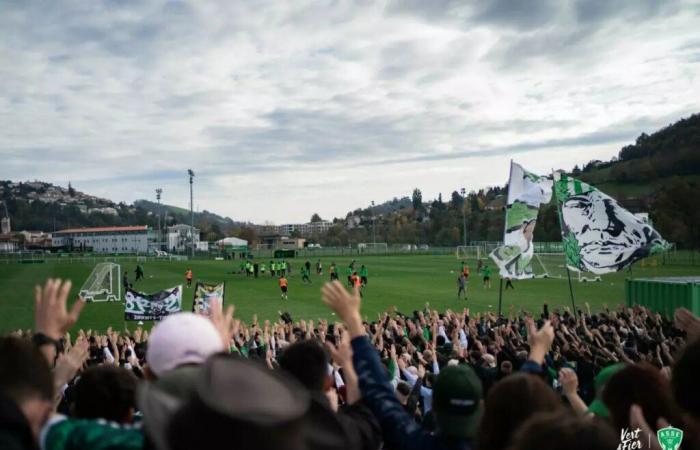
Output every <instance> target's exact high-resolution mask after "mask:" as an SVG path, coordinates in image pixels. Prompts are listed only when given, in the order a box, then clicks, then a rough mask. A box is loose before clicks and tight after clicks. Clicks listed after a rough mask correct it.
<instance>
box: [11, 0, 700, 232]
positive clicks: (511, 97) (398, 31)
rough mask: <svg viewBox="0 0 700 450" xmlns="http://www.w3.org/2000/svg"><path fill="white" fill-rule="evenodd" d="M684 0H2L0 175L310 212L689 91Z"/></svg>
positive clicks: (695, 64)
mask: <svg viewBox="0 0 700 450" xmlns="http://www.w3.org/2000/svg"><path fill="white" fill-rule="evenodd" d="M698 23H700V4H699V3H698V2H697V1H696V2H676V1H652V0H637V1H631V0H630V1H616V0H580V1H573V0H572V1H562V0H551V1H544V0H543V1H517V0H494V1H482V0H479V1H474V2H468V1H450V0H439V1H438V0H430V1H424V0H406V1H401V0H396V1H392V0H384V1H378V2H373V1H369V0H363V1H357V2H349V1H330V0H329V1H306V2H305V1H293V2H282V1H277V0H271V1H250V2H243V1H229V0H222V1H220V2H215V1H192V2H181V1H167V2H166V1H140V0H139V1H128V0H111V1H103V0H90V1H84V0H75V1H24V0H17V1H15V0H4V1H2V2H1V3H0V30H2V31H0V33H1V34H0V36H1V37H0V157H1V158H0V179H13V180H27V179H40V180H46V181H51V182H55V183H58V184H61V185H67V183H68V181H69V180H70V181H71V182H72V183H73V185H74V186H75V187H76V188H78V189H79V190H82V191H85V192H88V193H92V194H96V195H100V196H104V197H108V198H111V199H113V200H117V201H120V200H124V201H128V202H130V201H133V200H135V199H138V198H149V199H153V198H154V197H155V193H154V189H155V188H156V187H162V188H163V189H164V194H163V199H164V201H165V202H167V203H170V204H175V205H181V206H187V205H188V184H187V175H186V170H187V169H188V168H192V169H193V170H194V171H195V173H196V180H195V181H196V184H195V197H196V198H195V207H196V208H198V209H208V210H211V211H215V212H218V213H221V214H225V215H229V216H231V217H232V218H234V219H238V220H252V221H255V222H264V221H272V222H275V223H283V222H294V221H306V220H308V218H309V217H310V216H311V214H312V213H314V212H318V213H320V214H321V216H322V217H324V218H330V217H333V216H344V214H345V213H346V212H347V211H348V210H352V209H355V208H357V207H362V206H366V205H368V204H369V203H370V201H371V200H376V201H377V202H379V201H383V200H386V199H391V198H392V197H394V196H403V195H410V192H411V190H412V189H413V188H414V187H419V188H420V189H421V190H422V191H423V197H424V199H431V198H434V197H436V196H437V195H438V193H439V192H442V193H443V196H444V197H447V196H449V194H450V192H452V191H453V190H456V189H459V188H460V187H466V188H467V189H468V190H469V189H478V188H481V187H485V186H488V185H496V184H499V185H500V184H504V183H505V182H506V178H507V173H508V162H509V160H510V159H511V158H512V159H514V160H516V161H518V162H520V163H522V164H523V165H524V166H525V167H526V168H529V169H530V170H533V171H540V172H549V171H550V170H551V169H552V168H560V167H561V168H567V169H570V168H571V167H573V165H574V164H577V163H578V164H581V163H585V162H586V161H589V160H591V159H607V158H610V157H611V156H613V155H615V154H616V153H617V152H618V151H619V149H620V147H621V146H623V145H625V144H626V143H629V142H631V141H633V140H634V138H635V137H636V136H638V135H639V134H640V133H642V132H652V131H654V130H656V129H658V128H660V127H662V126H665V125H667V124H669V123H671V122H674V121H676V120H677V119H679V118H681V117H684V116H687V115H689V114H691V113H693V112H698V111H700V104H699V102H698V100H700V26H698Z"/></svg>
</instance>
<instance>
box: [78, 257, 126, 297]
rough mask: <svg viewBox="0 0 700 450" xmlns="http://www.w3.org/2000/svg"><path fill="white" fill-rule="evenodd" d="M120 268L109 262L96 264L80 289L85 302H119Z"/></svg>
mask: <svg viewBox="0 0 700 450" xmlns="http://www.w3.org/2000/svg"><path fill="white" fill-rule="evenodd" d="M121 289H122V285H121V267H120V266H119V264H115V263H111V262H103V263H98V264H97V265H96V266H95V268H94V269H92V272H91V273H90V276H89V277H88V279H87V280H86V281H85V283H83V287H81V288H80V294H79V295H80V296H81V297H82V298H83V299H85V301H86V302H118V301H120V300H121Z"/></svg>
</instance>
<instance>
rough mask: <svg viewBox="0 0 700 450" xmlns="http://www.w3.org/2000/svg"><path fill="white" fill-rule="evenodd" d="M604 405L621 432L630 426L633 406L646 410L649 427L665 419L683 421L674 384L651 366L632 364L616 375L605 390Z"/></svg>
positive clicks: (676, 421)
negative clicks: (673, 390) (672, 385)
mask: <svg viewBox="0 0 700 450" xmlns="http://www.w3.org/2000/svg"><path fill="white" fill-rule="evenodd" d="M603 402H604V403H605V406H606V407H607V408H608V410H609V411H610V418H611V420H612V423H613V425H614V426H615V427H616V428H618V429H622V428H628V427H629V426H630V408H631V407H632V405H639V406H640V407H641V408H642V411H643V412H644V417H645V419H646V421H647V423H649V424H656V423H657V420H658V419H659V418H661V417H663V418H665V419H666V420H668V421H670V422H671V423H674V424H678V423H679V422H680V419H679V418H680V414H679V411H678V407H677V405H676V403H675V402H674V400H673V395H672V393H671V385H670V382H669V381H668V379H667V378H666V377H664V376H663V375H662V374H661V372H660V371H659V370H658V369H657V368H656V367H654V366H652V365H651V364H648V363H639V364H631V365H629V366H627V367H625V368H624V369H622V370H620V371H619V372H617V373H616V374H615V375H613V376H612V377H611V378H610V380H609V381H608V383H607V384H606V386H605V390H604V391H603Z"/></svg>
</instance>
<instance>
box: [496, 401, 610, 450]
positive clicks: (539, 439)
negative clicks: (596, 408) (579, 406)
mask: <svg viewBox="0 0 700 450" xmlns="http://www.w3.org/2000/svg"><path fill="white" fill-rule="evenodd" d="M618 439H619V438H618V437H617V436H616V434H615V432H614V431H613V430H612V429H611V428H610V426H609V425H608V424H607V423H605V422H603V421H602V420H597V419H593V420H591V419H587V418H585V417H576V416H575V415H573V414H571V413H570V412H568V411H565V410H562V411H558V412H555V413H551V412H550V413H547V412H541V413H538V414H535V415H534V416H532V417H531V418H530V419H528V420H527V421H526V422H525V423H524V424H523V426H522V427H521V428H520V429H519V430H518V432H517V433H516V434H515V436H513V439H512V442H513V445H511V446H510V448H509V450H560V449H561V450H589V449H592V448H596V449H604V448H611V449H612V448H615V447H616V446H617V444H619V440H618Z"/></svg>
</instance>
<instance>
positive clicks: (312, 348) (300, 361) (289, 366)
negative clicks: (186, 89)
mask: <svg viewBox="0 0 700 450" xmlns="http://www.w3.org/2000/svg"><path fill="white" fill-rule="evenodd" d="M328 361H329V358H328V354H327V353H326V350H325V349H324V348H323V347H322V346H321V344H320V343H319V342H318V341H315V340H306V341H300V342H296V343H294V344H292V345H290V346H289V347H287V348H286V349H285V350H284V351H283V352H282V355H280V358H279V364H280V367H281V368H282V369H284V370H286V371H287V372H288V373H289V374H290V375H292V376H293V377H294V378H296V379H297V380H298V381H299V382H300V383H301V384H303V385H304V386H306V388H307V389H309V390H311V391H322V390H323V387H324V384H325V380H326V378H327V377H328Z"/></svg>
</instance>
